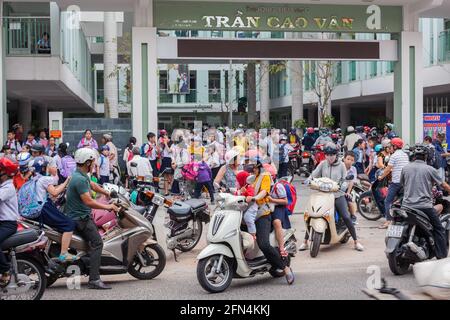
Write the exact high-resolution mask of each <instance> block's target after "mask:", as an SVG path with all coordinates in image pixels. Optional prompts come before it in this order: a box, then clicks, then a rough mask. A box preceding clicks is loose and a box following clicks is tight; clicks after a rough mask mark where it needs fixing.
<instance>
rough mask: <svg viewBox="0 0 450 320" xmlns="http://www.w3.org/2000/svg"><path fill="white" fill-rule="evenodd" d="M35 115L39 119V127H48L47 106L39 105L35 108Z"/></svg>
mask: <svg viewBox="0 0 450 320" xmlns="http://www.w3.org/2000/svg"><path fill="white" fill-rule="evenodd" d="M37 110H38V111H37V116H38V121H39V128H41V129H44V128H48V107H47V106H41V107H38V109H37Z"/></svg>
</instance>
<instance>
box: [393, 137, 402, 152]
mask: <svg viewBox="0 0 450 320" xmlns="http://www.w3.org/2000/svg"><path fill="white" fill-rule="evenodd" d="M391 144H392V145H393V146H395V147H396V148H397V149H401V148H403V140H402V139H400V138H394V139H392V140H391Z"/></svg>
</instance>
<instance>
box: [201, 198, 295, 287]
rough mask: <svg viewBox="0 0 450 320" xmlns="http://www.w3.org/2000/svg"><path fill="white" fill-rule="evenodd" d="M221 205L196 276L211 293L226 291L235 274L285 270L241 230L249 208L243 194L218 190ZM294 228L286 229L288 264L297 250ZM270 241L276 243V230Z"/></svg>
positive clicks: (210, 226)
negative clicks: (272, 264) (274, 263)
mask: <svg viewBox="0 0 450 320" xmlns="http://www.w3.org/2000/svg"><path fill="white" fill-rule="evenodd" d="M217 198H218V204H219V206H218V207H217V209H216V210H215V212H214V215H213V217H212V220H211V223H210V225H209V228H208V235H207V241H208V245H207V246H206V248H204V249H203V250H202V252H201V253H200V254H199V255H198V256H197V260H198V263H197V280H198V282H199V284H200V286H201V287H202V288H203V289H205V290H206V291H208V292H210V293H218V292H222V291H225V290H226V289H227V288H228V287H229V286H230V284H231V281H232V280H233V278H250V277H254V276H255V275H257V274H264V273H266V272H269V273H270V275H272V276H273V277H280V276H282V274H280V272H278V271H277V270H273V269H272V268H271V265H270V264H269V263H268V262H267V260H266V258H265V257H264V254H263V253H262V252H261V250H260V249H259V247H258V245H257V243H256V241H255V240H254V238H253V237H252V235H250V234H249V233H247V232H244V231H242V230H241V226H242V218H243V212H244V210H245V209H246V208H247V205H248V204H247V202H246V201H245V200H246V199H245V197H244V196H234V195H231V194H228V193H219V194H218V196H217ZM294 233H295V230H294V229H290V230H285V231H284V241H285V248H286V251H287V252H288V257H287V258H286V259H287V261H286V262H287V265H288V266H289V265H290V260H291V257H294V256H295V254H296V252H297V245H296V241H297V240H296V238H295V235H294ZM270 243H271V245H272V246H273V247H277V246H278V245H277V242H276V239H275V233H274V232H272V233H271V235H270Z"/></svg>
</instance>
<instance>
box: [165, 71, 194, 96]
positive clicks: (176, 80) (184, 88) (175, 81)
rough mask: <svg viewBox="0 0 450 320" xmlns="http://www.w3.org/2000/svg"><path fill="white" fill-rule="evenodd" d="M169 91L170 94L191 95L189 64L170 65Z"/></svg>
mask: <svg viewBox="0 0 450 320" xmlns="http://www.w3.org/2000/svg"><path fill="white" fill-rule="evenodd" d="M167 73H168V78H167V81H168V85H169V88H168V91H167V93H169V94H189V86H190V83H189V79H190V78H189V66H188V65H187V64H169V65H167Z"/></svg>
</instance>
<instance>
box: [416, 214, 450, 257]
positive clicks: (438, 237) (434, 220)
mask: <svg viewBox="0 0 450 320" xmlns="http://www.w3.org/2000/svg"><path fill="white" fill-rule="evenodd" d="M418 210H420V211H422V212H423V213H425V214H426V215H427V216H428V218H429V219H430V222H431V225H432V226H433V236H434V242H435V245H434V251H435V253H436V258H438V259H444V258H447V255H448V248H447V235H446V233H445V229H444V227H443V226H442V223H441V221H440V220H439V216H438V214H437V212H436V210H434V208H422V209H418Z"/></svg>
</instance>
